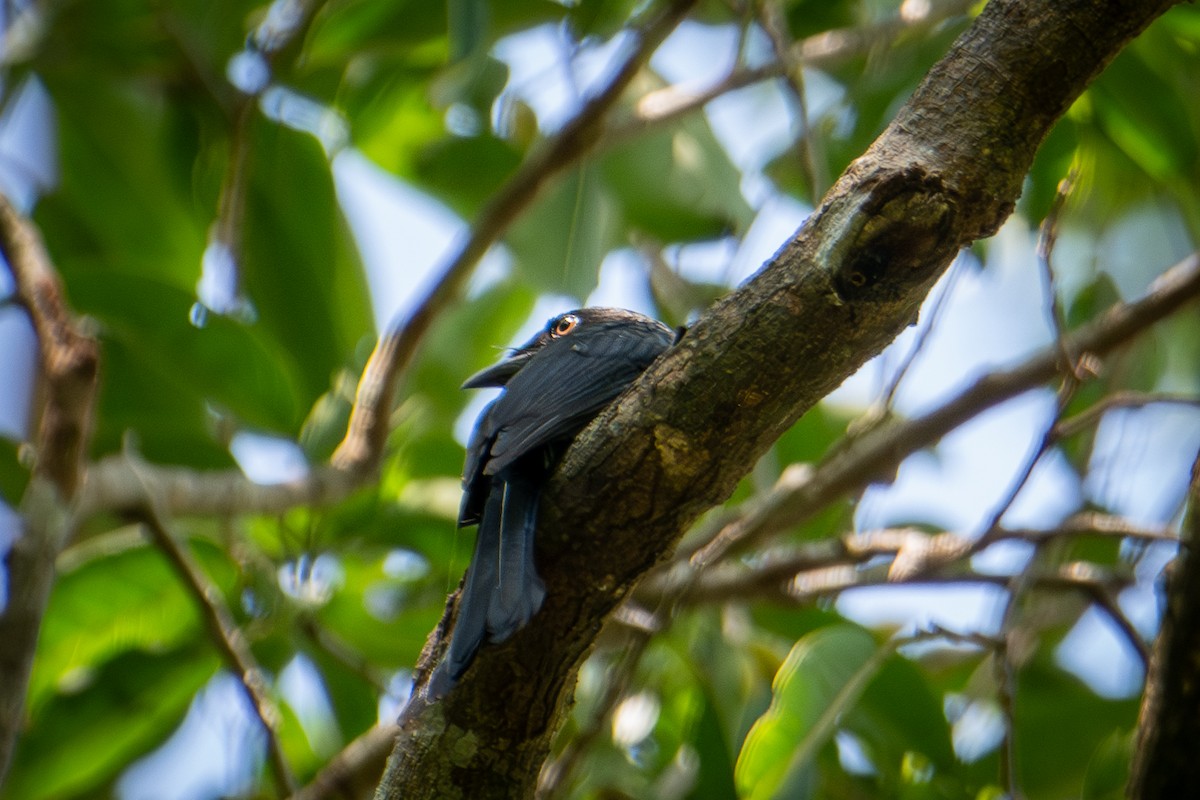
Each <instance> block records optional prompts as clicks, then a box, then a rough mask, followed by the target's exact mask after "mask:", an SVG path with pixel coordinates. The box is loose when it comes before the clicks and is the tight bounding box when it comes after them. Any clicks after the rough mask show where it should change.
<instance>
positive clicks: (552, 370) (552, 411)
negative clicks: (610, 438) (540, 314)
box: [483, 331, 669, 475]
mask: <svg viewBox="0 0 1200 800" xmlns="http://www.w3.org/2000/svg"><path fill="white" fill-rule="evenodd" d="M668 344H669V341H663V339H662V337H647V336H645V335H637V334H635V333H631V332H626V331H621V332H616V331H610V332H608V334H607V335H606V336H603V337H594V338H588V339H582V338H581V339H579V340H576V341H571V342H568V341H567V340H563V341H562V342H561V346H559V347H555V348H554V349H553V350H552V349H550V348H547V349H546V350H545V351H543V352H539V353H538V354H537V356H535V357H534V358H532V359H530V361H529V363H528V364H526V365H525V366H524V367H523V368H522V369H521V371H520V372H518V373H517V374H516V375H515V376H514V377H513V378H512V379H511V380H510V381H509V382H508V386H507V387H506V388H505V391H504V394H503V395H502V396H501V397H500V399H498V400H497V401H496V404H495V406H494V409H493V411H492V423H493V424H494V426H495V438H494V440H493V441H492V443H491V450H490V453H489V458H488V461H487V463H486V464H484V465H483V471H484V473H485V474H487V475H495V474H496V473H498V472H500V471H501V470H503V469H504V468H505V467H507V466H508V465H510V464H511V463H512V462H513V461H515V460H516V459H518V458H520V457H521V456H522V455H524V454H525V453H528V452H530V451H532V450H534V449H535V448H538V447H541V446H543V445H547V444H550V443H551V442H554V441H556V440H560V439H564V438H569V437H571V436H573V435H574V434H575V433H576V432H578V430H579V429H580V428H581V427H582V426H583V425H585V424H587V422H589V421H590V420H591V418H592V417H593V416H594V415H595V414H596V413H597V412H598V411H599V410H600V409H602V408H603V407H604V406H605V405H607V404H608V403H610V402H611V401H612V400H613V399H614V398H616V396H617V395H619V394H620V393H621V392H622V391H624V389H625V387H626V386H628V385H629V384H630V383H631V382H632V381H633V380H634V379H635V378H637V376H638V375H639V374H641V372H642V371H643V370H644V369H645V368H646V367H647V366H648V365H649V364H650V362H651V361H653V360H654V359H655V358H657V357H658V355H659V353H661V352H662V351H663V350H665V349H666V347H667V345H668Z"/></svg>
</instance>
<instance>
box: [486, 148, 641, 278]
mask: <svg viewBox="0 0 1200 800" xmlns="http://www.w3.org/2000/svg"><path fill="white" fill-rule="evenodd" d="M621 231H622V226H621V219H620V208H619V206H618V204H617V202H616V200H615V199H614V198H613V196H612V194H611V193H610V192H609V190H608V189H607V187H606V186H605V185H604V182H603V181H602V180H601V178H600V176H599V175H598V174H597V171H596V169H595V168H594V167H589V166H587V165H586V164H585V165H584V166H582V167H578V168H576V169H573V170H571V172H570V173H569V174H568V175H567V177H565V178H564V179H562V180H560V181H558V182H556V183H555V184H554V185H553V186H552V187H551V188H550V189H549V190H548V191H546V192H543V194H542V196H541V198H540V199H539V200H538V201H537V202H536V203H534V205H533V206H532V207H531V208H530V209H529V211H528V212H526V213H525V214H524V215H523V216H522V217H521V218H520V219H519V220H518V221H517V222H516V224H514V225H513V226H512V228H511V229H510V231H509V233H508V236H507V238H506V241H507V242H508V245H509V246H510V247H511V248H512V250H513V254H514V255H515V256H516V269H517V272H518V274H519V275H520V276H521V277H522V278H524V279H525V280H526V281H528V282H529V283H531V284H532V285H533V286H535V287H536V288H537V289H538V290H539V291H541V292H556V293H559V294H568V295H571V296H572V297H576V298H579V299H581V300H582V299H583V298H585V297H587V295H588V294H589V293H590V292H591V291H592V289H594V288H595V287H596V281H597V276H598V275H599V271H600V262H601V261H603V260H604V256H605V255H607V254H608V251H609V250H611V249H613V248H614V247H617V246H619V245H621V244H623V243H624V242H623V240H622V238H621Z"/></svg>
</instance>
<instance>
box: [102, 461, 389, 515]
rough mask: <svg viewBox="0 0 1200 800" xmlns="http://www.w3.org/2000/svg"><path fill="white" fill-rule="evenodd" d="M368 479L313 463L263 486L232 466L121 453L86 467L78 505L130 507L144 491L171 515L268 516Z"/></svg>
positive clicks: (326, 500)
mask: <svg viewBox="0 0 1200 800" xmlns="http://www.w3.org/2000/svg"><path fill="white" fill-rule="evenodd" d="M368 480H369V476H368V475H366V474H358V473H351V472H348V471H346V470H342V469H338V468H337V467H331V466H319V467H315V468H313V469H312V470H310V471H309V473H308V474H307V475H305V476H304V477H303V478H301V479H299V480H296V481H290V482H288V483H278V484H269V485H264V484H260V483H255V482H253V481H251V480H250V479H249V478H247V477H246V475H245V474H244V473H243V472H242V471H241V470H238V469H228V470H215V471H209V472H202V471H199V470H195V469H190V468H186V467H168V466H161V465H158V464H151V463H148V462H146V461H143V460H142V459H141V458H140V457H139V456H138V455H137V454H135V453H132V452H126V453H122V454H120V455H113V456H107V457H105V458H103V459H101V460H100V461H99V462H97V463H96V464H94V465H93V466H92V467H91V468H89V469H88V473H87V481H86V482H85V483H84V485H83V487H82V489H81V491H80V497H79V508H80V515H81V516H89V515H91V514H95V513H96V512H99V511H120V510H124V509H129V508H135V507H137V506H139V505H140V504H141V503H142V501H143V498H144V497H145V496H146V494H147V492H149V493H150V494H151V495H152V496H153V497H155V498H156V499H157V501H158V502H159V503H161V506H160V507H161V508H162V511H163V513H164V514H169V515H171V516H189V515H207V516H229V515H232V514H274V513H278V512H282V511H286V510H287V509H289V508H295V507H297V506H309V505H313V506H320V505H329V504H332V503H336V502H338V501H340V500H343V499H345V498H346V497H348V496H349V495H350V494H351V493H352V492H353V491H354V490H356V489H358V488H360V487H362V486H363V485H365V484H366V483H367V482H368Z"/></svg>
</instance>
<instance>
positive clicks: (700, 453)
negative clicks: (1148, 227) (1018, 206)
mask: <svg viewBox="0 0 1200 800" xmlns="http://www.w3.org/2000/svg"><path fill="white" fill-rule="evenodd" d="M1170 5H1171V3H1170V2H1167V0H1158V1H1157V2H1149V3H1147V2H1139V3H1132V2H1130V3H1121V4H1115V3H1114V4H1107V5H1105V6H1103V7H1098V6H1097V4H1095V3H1092V2H1086V1H1085V0H1061V1H1060V2H1056V3H1053V4H1046V3H1041V2H1033V1H1032V0H992V2H991V3H989V4H988V6H987V7H986V8H985V9H984V11H983V13H982V14H981V16H980V17H979V18H978V19H977V20H976V22H975V24H974V25H973V26H972V27H971V29H970V30H968V31H967V32H966V33H965V34H964V35H963V36H962V37H960V38H959V40H958V41H957V42H956V43H955V45H954V46H953V48H952V49H951V52H950V53H949V54H948V55H947V56H946V57H945V58H944V59H942V61H941V62H939V63H938V64H937V65H936V66H935V67H934V68H933V69H932V70H931V72H930V73H929V75H928V76H927V78H926V79H925V81H924V82H923V83H922V85H921V86H920V87H919V88H918V89H917V91H916V93H915V94H914V96H913V97H912V99H911V100H910V101H909V102H908V104H907V105H906V106H905V107H904V108H903V109H902V110H901V111H900V114H899V116H898V117H897V119H896V121H895V122H893V124H892V125H891V126H890V127H889V128H888V129H887V131H885V132H884V134H883V135H882V136H881V137H880V138H879V139H878V140H877V141H876V142H875V144H874V145H872V147H871V148H870V150H869V151H868V152H867V153H866V154H865V155H864V156H863V157H862V158H860V159H859V160H858V161H856V162H855V163H854V164H853V165H851V167H850V168H849V169H848V170H847V172H846V173H845V174H844V175H843V176H842V177H841V179H839V181H838V182H837V183H836V184H835V186H834V187H833V188H832V189H831V190H830V192H829V194H828V195H827V196H826V198H825V200H824V201H823V203H822V205H821V207H820V208H819V209H818V210H817V211H816V212H815V213H814V214H813V215H812V217H811V218H810V219H809V221H808V222H807V223H806V224H805V226H804V227H803V228H802V229H801V230H800V231H799V233H798V234H797V235H796V237H795V238H794V239H793V240H791V241H790V242H788V243H787V244H786V245H785V246H784V247H783V248H782V249H781V250H780V251H779V253H778V254H777V255H776V256H775V257H774V258H773V259H772V261H771V262H770V263H768V264H767V265H766V267H765V268H764V269H763V270H762V271H761V272H759V273H758V274H757V275H756V276H755V277H754V278H753V279H751V280H750V281H749V282H748V283H747V284H746V285H744V286H743V287H741V288H740V289H739V290H738V291H737V292H735V293H734V294H732V295H730V296H729V297H727V298H726V299H724V300H722V301H721V302H719V303H717V304H716V305H715V306H714V307H713V308H712V309H710V310H709V311H708V312H707V313H706V314H705V315H704V316H702V317H701V318H700V320H699V321H698V322H697V323H696V324H695V325H694V326H693V328H692V329H691V330H690V331H689V333H688V335H687V337H686V338H685V339H684V340H683V341H682V342H681V343H680V345H679V346H678V347H676V348H675V349H674V350H673V351H672V352H671V353H669V354H668V355H667V356H666V357H664V358H663V359H662V360H661V361H659V362H658V363H657V364H656V365H655V366H653V367H651V369H650V370H649V371H648V372H647V373H646V374H645V375H644V376H643V377H642V379H641V380H640V381H639V382H638V384H637V385H636V386H635V387H634V389H633V390H632V391H631V392H630V393H628V394H627V395H626V396H625V397H624V400H623V401H622V402H619V403H617V404H616V405H614V406H613V407H610V408H609V409H608V410H607V411H606V412H604V413H603V414H602V415H601V417H600V418H599V419H598V420H597V421H596V422H594V423H593V424H592V425H591V426H590V427H589V429H588V430H587V431H585V432H584V434H583V435H582V436H581V437H580V438H579V440H577V442H576V443H575V445H574V446H573V447H572V448H571V450H570V451H569V452H568V453H567V456H566V458H565V460H564V462H563V464H562V466H561V467H560V468H559V470H558V473H557V474H556V476H555V478H554V480H553V481H552V482H551V484H550V486H549V487H548V488H547V492H546V497H545V500H544V502H543V504H542V516H541V523H540V525H539V534H538V535H539V558H540V563H541V564H542V572H543V578H544V579H545V582H546V587H547V598H548V599H547V603H546V607H545V608H543V610H542V611H541V613H540V614H539V615H538V616H537V617H536V618H535V620H534V622H533V624H531V625H530V626H529V627H527V628H525V629H524V630H522V631H520V632H519V633H518V634H517V635H515V636H514V637H513V638H512V639H511V640H509V641H508V642H506V643H505V644H503V645H500V646H498V647H494V648H485V649H484V651H482V652H481V653H480V655H479V657H478V658H477V660H476V662H475V664H474V666H473V667H472V668H471V669H470V670H469V671H468V672H467V674H466V675H465V676H464V678H463V680H462V682H461V683H460V684H459V686H458V688H457V689H456V690H455V691H454V692H452V693H451V694H450V695H449V696H448V697H447V698H446V700H445V701H444V702H442V703H439V704H434V705H431V706H422V705H420V704H418V705H417V706H414V707H413V708H411V709H410V710H409V712H408V713H407V714H406V717H405V720H404V722H403V725H402V734H401V737H400V740H399V743H398V746H397V749H396V751H395V752H394V754H393V758H392V760H391V761H390V762H389V767H388V771H387V772H386V774H385V776H384V782H383V783H382V784H381V786H380V790H379V793H378V795H377V796H378V797H380V798H395V797H406V798H413V797H453V796H471V797H480V796H489V797H495V796H508V797H527V796H528V795H529V794H530V793H531V792H532V790H533V788H534V785H535V781H536V776H537V774H538V771H539V768H540V766H541V764H542V762H543V760H544V758H545V756H546V753H547V752H548V749H549V742H550V737H551V735H552V734H553V732H554V730H555V729H556V728H557V727H558V725H559V723H560V722H561V720H562V718H563V715H564V714H565V711H566V708H567V707H568V706H569V703H570V698H571V695H572V687H573V685H574V682H575V676H576V672H577V670H578V667H579V665H580V663H581V662H582V660H583V658H584V657H585V656H586V654H587V652H588V651H589V649H590V648H591V646H592V643H593V642H594V639H595V636H596V633H597V631H598V630H599V628H600V626H601V624H602V622H603V620H604V619H605V617H606V616H607V615H608V614H609V613H610V612H611V611H612V609H613V608H614V607H615V606H616V604H617V603H618V602H619V601H620V600H621V598H622V597H623V596H624V595H625V594H626V592H627V591H628V590H629V588H630V586H632V585H633V583H634V582H635V581H636V580H637V579H638V578H639V577H640V576H641V575H643V574H644V573H645V572H646V571H647V570H649V569H650V568H651V567H652V566H653V565H654V564H656V563H658V562H659V561H660V560H662V559H663V558H664V556H665V555H666V554H667V553H668V552H669V551H670V549H671V548H672V547H673V546H674V544H675V543H676V542H677V540H678V538H679V536H680V535H681V534H682V532H683V531H684V529H685V528H686V527H687V526H688V525H689V524H690V523H691V521H692V520H694V519H695V517H696V516H697V515H698V514H699V513H700V512H701V511H703V510H704V509H706V508H708V507H711V506H712V505H714V504H716V503H719V502H721V501H723V500H724V499H725V498H727V497H728V496H729V494H730V493H731V492H732V490H733V488H734V486H735V485H736V483H737V481H738V480H739V479H740V478H741V477H742V476H743V475H745V474H746V473H747V472H748V471H749V470H750V469H751V467H752V466H753V464H754V463H755V461H756V460H757V459H758V457H759V456H760V455H761V454H762V453H763V452H764V451H765V450H766V448H767V447H768V446H769V445H770V443H771V442H773V441H774V440H775V439H776V438H777V437H778V436H779V435H780V434H781V433H782V432H783V431H784V430H786V429H787V428H788V427H789V426H790V425H791V424H792V423H793V422H795V420H796V419H797V418H798V417H799V416H800V415H801V414H802V413H803V412H804V411H805V410H807V409H808V408H810V407H811V406H812V405H813V404H815V403H816V402H817V401H818V400H819V399H820V398H821V397H822V396H824V395H825V394H826V393H828V392H829V391H830V390H831V389H833V388H834V387H835V386H837V385H838V384H839V383H840V382H841V381H842V380H844V379H845V377H846V376H847V375H849V374H850V373H852V372H853V371H854V370H856V369H857V368H858V367H860V366H861V365H862V364H863V363H864V362H865V361H866V360H867V359H868V358H870V357H871V356H873V355H875V354H876V353H878V352H880V351H881V350H882V349H883V348H884V347H885V346H886V345H887V343H888V342H890V341H891V340H892V339H893V338H894V337H895V336H896V334H897V333H898V332H900V331H901V330H903V328H904V327H905V326H906V325H908V324H911V322H912V321H913V320H914V318H915V317H916V314H917V311H918V309H919V307H920V303H921V300H922V299H923V298H924V296H925V294H926V293H927V292H928V290H929V288H930V287H931V286H932V285H933V282H934V281H935V280H936V279H937V277H938V275H940V274H941V272H942V271H943V270H944V269H945V267H946V265H947V264H948V263H949V262H950V260H951V259H952V258H953V256H954V254H955V253H956V252H957V251H958V249H959V248H960V247H961V246H962V245H964V244H966V243H968V242H970V241H973V240H975V239H977V238H979V237H981V236H986V235H988V234H990V233H992V232H993V231H994V230H995V229H996V228H997V227H998V226H999V225H1000V223H1001V222H1002V221H1003V220H1004V219H1005V217H1007V216H1008V214H1009V213H1010V212H1011V211H1012V208H1013V204H1014V202H1015V200H1016V197H1017V195H1018V193H1019V190H1020V185H1021V181H1022V180H1023V178H1024V175H1025V173H1026V171H1027V170H1028V168H1029V166H1030V164H1031V162H1032V159H1033V156H1034V153H1035V151H1036V149H1037V147H1038V145H1039V143H1040V142H1041V141H1042V139H1043V138H1044V137H1045V135H1046V134H1047V133H1048V131H1049V130H1050V128H1051V126H1052V125H1053V124H1054V122H1055V121H1056V120H1057V119H1058V118H1059V117H1060V116H1061V115H1062V114H1063V113H1064V112H1065V110H1066V109H1067V108H1068V107H1069V105H1070V104H1071V103H1072V102H1073V101H1074V99H1075V98H1076V97H1078V96H1079V94H1080V93H1081V92H1082V91H1083V89H1084V88H1085V87H1086V86H1087V84H1088V82H1089V81H1090V80H1091V79H1092V78H1093V77H1095V75H1096V74H1098V73H1099V72H1100V70H1101V69H1103V67H1104V66H1105V65H1106V64H1107V63H1108V61H1109V60H1110V59H1112V58H1113V57H1114V56H1115V55H1116V53H1117V52H1118V51H1119V50H1120V49H1121V48H1122V47H1123V46H1124V45H1125V44H1126V43H1127V42H1128V41H1129V40H1130V39H1131V38H1133V37H1134V36H1136V35H1137V34H1138V33H1139V32H1140V31H1141V30H1142V29H1143V28H1144V27H1145V26H1146V25H1147V24H1149V23H1150V22H1151V21H1152V20H1153V19H1154V18H1155V17H1157V16H1158V15H1159V14H1161V13H1162V12H1164V11H1165V10H1166V9H1167V8H1169V7H1170ZM426 666H427V665H426Z"/></svg>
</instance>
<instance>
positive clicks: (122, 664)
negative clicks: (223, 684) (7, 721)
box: [4, 597, 218, 800]
mask: <svg viewBox="0 0 1200 800" xmlns="http://www.w3.org/2000/svg"><path fill="white" fill-rule="evenodd" d="M92 601H93V603H95V598H94V597H93V598H92ZM217 668H218V660H217V657H216V654H215V652H214V651H213V650H212V649H211V648H195V647H192V648H184V649H180V650H173V651H171V652H169V653H159V654H150V653H145V652H141V651H136V650H131V651H126V652H124V653H122V654H120V655H119V656H117V657H115V658H114V659H112V660H111V661H109V662H107V663H105V664H104V665H102V666H100V667H99V668H98V669H97V670H96V672H95V674H94V675H93V681H92V682H91V683H90V684H89V686H88V687H87V688H86V689H84V690H83V691H79V692H72V693H64V694H59V695H56V696H55V697H54V698H53V699H52V700H51V701H50V702H49V703H47V704H44V705H43V707H42V708H41V709H40V713H38V714H37V715H36V716H35V717H34V719H33V722H32V724H31V725H30V727H29V728H28V729H27V730H26V731H25V732H24V733H23V735H22V737H21V743H20V746H19V748H18V750H17V757H16V759H15V761H14V763H13V767H12V770H11V772H10V773H9V775H8V781H7V784H6V785H5V787H4V788H5V792H6V794H5V796H6V797H10V798H13V799H14V800H15V798H21V800H42V798H63V797H75V796H80V795H87V796H100V795H102V794H103V795H107V792H102V791H101V790H102V789H103V787H105V786H106V785H107V784H109V783H110V782H111V781H113V780H115V779H116V777H117V776H118V775H119V774H120V773H121V772H122V771H123V770H124V769H125V768H126V767H127V766H128V765H129V764H130V762H132V761H133V760H134V759H136V758H138V757H139V756H141V755H143V754H145V753H147V752H149V751H150V750H151V749H153V748H154V747H155V746H157V745H158V744H160V743H161V742H162V741H163V740H164V739H165V738H166V737H167V736H168V735H169V734H170V732H171V731H172V730H174V729H175V727H176V726H177V725H178V724H179V722H180V720H181V719H182V718H183V715H184V712H185V711H187V708H188V704H189V703H190V702H191V699H192V697H193V696H194V695H195V693H196V692H197V691H198V690H199V689H200V688H201V687H202V686H203V685H204V683H205V682H206V681H207V680H208V679H209V678H211V677H212V676H213V674H214V673H215V672H216V670H217Z"/></svg>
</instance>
